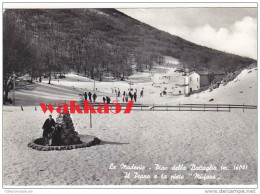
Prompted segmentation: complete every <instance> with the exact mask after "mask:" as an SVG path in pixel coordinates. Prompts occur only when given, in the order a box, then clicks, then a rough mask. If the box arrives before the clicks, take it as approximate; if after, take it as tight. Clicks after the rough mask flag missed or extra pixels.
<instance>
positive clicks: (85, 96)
mask: <svg viewBox="0 0 260 194" xmlns="http://www.w3.org/2000/svg"><path fill="white" fill-rule="evenodd" d="M84 99H85V100H88V94H87V92H85V93H84Z"/></svg>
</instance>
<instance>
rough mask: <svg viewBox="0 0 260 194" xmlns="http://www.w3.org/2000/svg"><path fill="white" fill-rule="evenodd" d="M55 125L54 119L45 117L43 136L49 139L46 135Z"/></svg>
mask: <svg viewBox="0 0 260 194" xmlns="http://www.w3.org/2000/svg"><path fill="white" fill-rule="evenodd" d="M54 127H55V121H54V119H46V121H45V122H44V124H43V126H42V128H43V134H42V136H43V138H45V139H49V137H48V135H49V134H50V133H52V132H53V128H54Z"/></svg>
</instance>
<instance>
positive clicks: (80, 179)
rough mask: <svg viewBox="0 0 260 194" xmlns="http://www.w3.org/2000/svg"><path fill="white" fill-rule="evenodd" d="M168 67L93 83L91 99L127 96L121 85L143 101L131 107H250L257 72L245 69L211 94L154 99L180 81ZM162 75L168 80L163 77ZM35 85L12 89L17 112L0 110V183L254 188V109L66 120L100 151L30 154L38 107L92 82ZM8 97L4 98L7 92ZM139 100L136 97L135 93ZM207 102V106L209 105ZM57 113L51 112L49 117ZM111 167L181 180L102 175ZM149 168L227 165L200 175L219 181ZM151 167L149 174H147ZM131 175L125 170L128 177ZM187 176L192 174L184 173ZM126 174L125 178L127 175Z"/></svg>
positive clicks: (74, 78) (37, 131)
mask: <svg viewBox="0 0 260 194" xmlns="http://www.w3.org/2000/svg"><path fill="white" fill-rule="evenodd" d="M167 60H168V61H169V63H168V65H164V66H156V67H154V68H153V70H152V71H150V72H148V71H145V72H143V73H136V74H134V75H132V76H130V77H129V79H128V80H127V81H112V80H111V81H107V82H99V81H95V87H96V88H97V91H96V93H97V95H98V98H97V100H98V101H101V98H102V97H103V96H110V97H111V98H112V100H115V99H116V97H115V93H112V89H118V88H120V91H121V94H122V92H123V91H126V92H127V91H128V89H129V86H130V85H129V83H130V82H131V83H132V84H133V85H131V87H132V88H136V89H137V91H138V94H139V92H140V91H141V89H142V88H143V89H144V97H143V98H138V99H137V102H138V103H156V104H165V103H167V104H168V105H171V104H179V103H225V104H229V103H230V104H243V103H245V104H251V105H257V104H258V103H257V68H252V69H246V70H244V71H243V72H241V74H240V75H239V76H238V77H237V78H236V79H235V80H234V81H231V82H230V83H228V84H227V85H226V86H223V85H220V87H219V88H217V89H214V90H213V91H212V92H210V91H204V92H202V93H199V94H193V95H191V96H190V97H184V96H174V95H167V96H163V97H160V95H159V93H160V91H161V90H163V89H164V87H167V91H168V90H170V88H172V87H173V85H174V84H175V83H176V82H179V81H181V80H182V77H181V76H180V74H179V73H177V72H175V69H176V68H177V66H178V61H177V60H173V59H170V58H169V59H167ZM167 76H171V77H170V79H168V78H167ZM47 81H48V80H47V79H46V80H43V83H36V84H37V87H35V89H33V90H21V89H20V90H18V91H16V93H15V95H16V98H17V99H16V102H17V104H18V105H19V104H21V105H27V106H25V107H24V111H23V112H22V111H21V108H20V107H13V106H4V107H3V184H4V185H68V184H70V185H90V184H106V185H109V184H169V185H179V184H233V185H235V184H256V180H257V110H245V112H244V113H243V112H242V110H232V111H231V112H188V111H187V112H178V111H177V112H170V111H169V112H166V111H165V112H163V111H158V112H157V111H143V112H139V111H132V112H131V114H122V113H120V114H117V115H114V114H106V115H95V114H92V118H93V128H92V129H90V128H89V115H88V114H84V115H80V114H73V115H72V118H73V122H74V125H75V129H76V130H77V131H78V132H79V134H81V136H82V137H84V136H85V135H91V136H96V137H98V138H99V139H101V140H102V143H101V145H98V146H94V147H89V148H82V149H76V150H69V151H49V152H43V151H37V150H33V149H31V148H28V147H27V144H28V143H29V142H30V141H31V140H32V139H35V138H38V137H41V135H42V129H41V127H42V125H43V122H44V120H45V119H46V118H47V114H48V113H46V114H43V112H42V111H40V109H39V107H38V108H37V111H35V106H37V105H38V104H39V102H45V103H50V102H52V103H54V102H64V101H65V100H66V101H67V100H79V99H80V96H79V94H82V93H83V92H85V91H87V92H88V91H91V92H93V87H94V81H93V80H91V79H89V78H86V77H83V76H78V75H75V74H67V75H66V78H65V79H59V80H58V79H57V80H54V79H53V80H52V84H47ZM10 95H12V93H11V94H10ZM138 97H139V95H138ZM210 99H214V101H212V102H209V100H210ZM56 116H57V114H56V113H53V117H54V118H56ZM111 163H114V164H115V165H120V164H126V165H133V164H135V165H144V166H145V167H146V169H145V170H143V171H138V172H139V173H142V174H150V175H151V176H153V175H155V174H157V175H158V176H161V174H162V173H164V174H167V175H174V174H183V175H184V179H180V180H177V179H174V180H170V179H166V180H162V179H161V178H158V179H154V178H151V179H137V178H133V177H131V178H130V179H125V178H124V176H123V175H124V172H126V171H127V170H122V169H116V170H109V166H110V164H111ZM155 164H161V165H163V166H168V167H172V166H173V165H178V164H183V165H186V166H187V167H189V165H191V164H198V165H210V164H212V165H216V166H217V167H218V168H220V166H221V165H224V166H227V167H228V168H229V169H230V170H229V171H220V170H218V171H216V172H215V171H214V172H205V171H201V172H200V173H203V174H204V173H206V174H212V175H216V177H218V178H219V180H215V179H213V180H206V181H203V180H198V179H194V177H192V176H190V175H189V173H190V171H189V170H188V171H183V172H181V171H171V170H167V171H158V170H157V171H156V170H155V169H154V168H155ZM234 165H247V166H248V169H247V170H244V171H234V170H233V166H234ZM150 168H151V169H150ZM133 172H134V171H131V173H133ZM192 173H194V172H192ZM131 176H132V175H131Z"/></svg>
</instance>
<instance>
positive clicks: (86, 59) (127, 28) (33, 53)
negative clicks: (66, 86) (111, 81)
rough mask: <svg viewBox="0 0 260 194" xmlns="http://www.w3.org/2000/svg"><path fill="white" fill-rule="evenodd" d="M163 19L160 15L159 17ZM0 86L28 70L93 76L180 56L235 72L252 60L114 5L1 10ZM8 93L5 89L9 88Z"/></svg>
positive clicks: (191, 63)
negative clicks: (0, 55) (0, 62)
mask: <svg viewBox="0 0 260 194" xmlns="http://www.w3.org/2000/svg"><path fill="white" fill-rule="evenodd" d="M162 19H163V18H162ZM3 22H4V28H3V36H4V37H3V45H4V90H5V91H6V92H7V93H8V90H10V88H11V87H12V84H11V83H10V79H11V77H12V74H13V72H15V74H16V76H17V75H18V76H19V75H22V74H24V73H29V75H30V76H31V78H32V80H33V79H34V78H39V79H41V77H42V76H45V77H49V79H50V82H51V76H50V75H54V76H61V75H62V74H63V73H66V72H69V71H75V72H77V73H81V74H84V75H86V76H89V77H91V78H92V79H99V80H102V77H104V76H113V77H117V78H120V79H124V78H125V76H129V75H131V74H132V73H133V70H136V71H143V70H145V69H149V68H151V66H152V65H153V64H154V62H157V63H159V64H161V63H163V59H164V58H163V56H172V57H175V58H177V59H180V61H181V63H182V65H183V66H185V67H187V68H190V69H197V70H205V69H207V70H211V71H221V72H223V71H225V72H233V71H235V70H238V69H241V68H243V67H246V66H248V65H250V64H251V63H253V62H255V60H253V59H250V58H245V57H240V56H237V55H233V54H228V53H225V52H221V51H217V50H214V49H210V48H207V47H203V46H199V45H196V44H194V43H191V42H189V41H186V40H184V39H181V38H180V37H177V36H173V35H170V34H169V33H166V32H163V31H160V30H158V29H155V28H153V27H151V26H149V25H147V24H144V23H142V22H139V21H137V20H135V19H133V18H131V17H129V16H127V15H125V14H123V13H121V12H119V11H117V10H115V9H56V10H54V9H30V10H29V9H27V10H23V9H16V10H11V9H9V10H5V12H4V17H3ZM7 95H8V94H7Z"/></svg>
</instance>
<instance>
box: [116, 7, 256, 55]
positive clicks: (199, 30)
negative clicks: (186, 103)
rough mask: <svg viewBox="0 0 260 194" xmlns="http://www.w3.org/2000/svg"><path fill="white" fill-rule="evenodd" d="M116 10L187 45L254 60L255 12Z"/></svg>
mask: <svg viewBox="0 0 260 194" xmlns="http://www.w3.org/2000/svg"><path fill="white" fill-rule="evenodd" d="M118 10H119V11H121V12H124V13H125V14H127V15H129V16H131V17H132V18H135V19H137V20H139V21H142V22H144V23H147V24H149V25H151V26H153V27H155V28H158V29H160V30H163V31H166V32H169V33H171V34H173V35H177V36H180V37H182V38H184V39H186V40H189V41H191V42H194V43H197V44H200V45H204V46H207V47H211V48H215V49H218V50H222V51H226V52H230V53H234V54H238V55H241V56H247V57H251V58H254V59H256V58H257V8H149V9H118Z"/></svg>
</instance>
